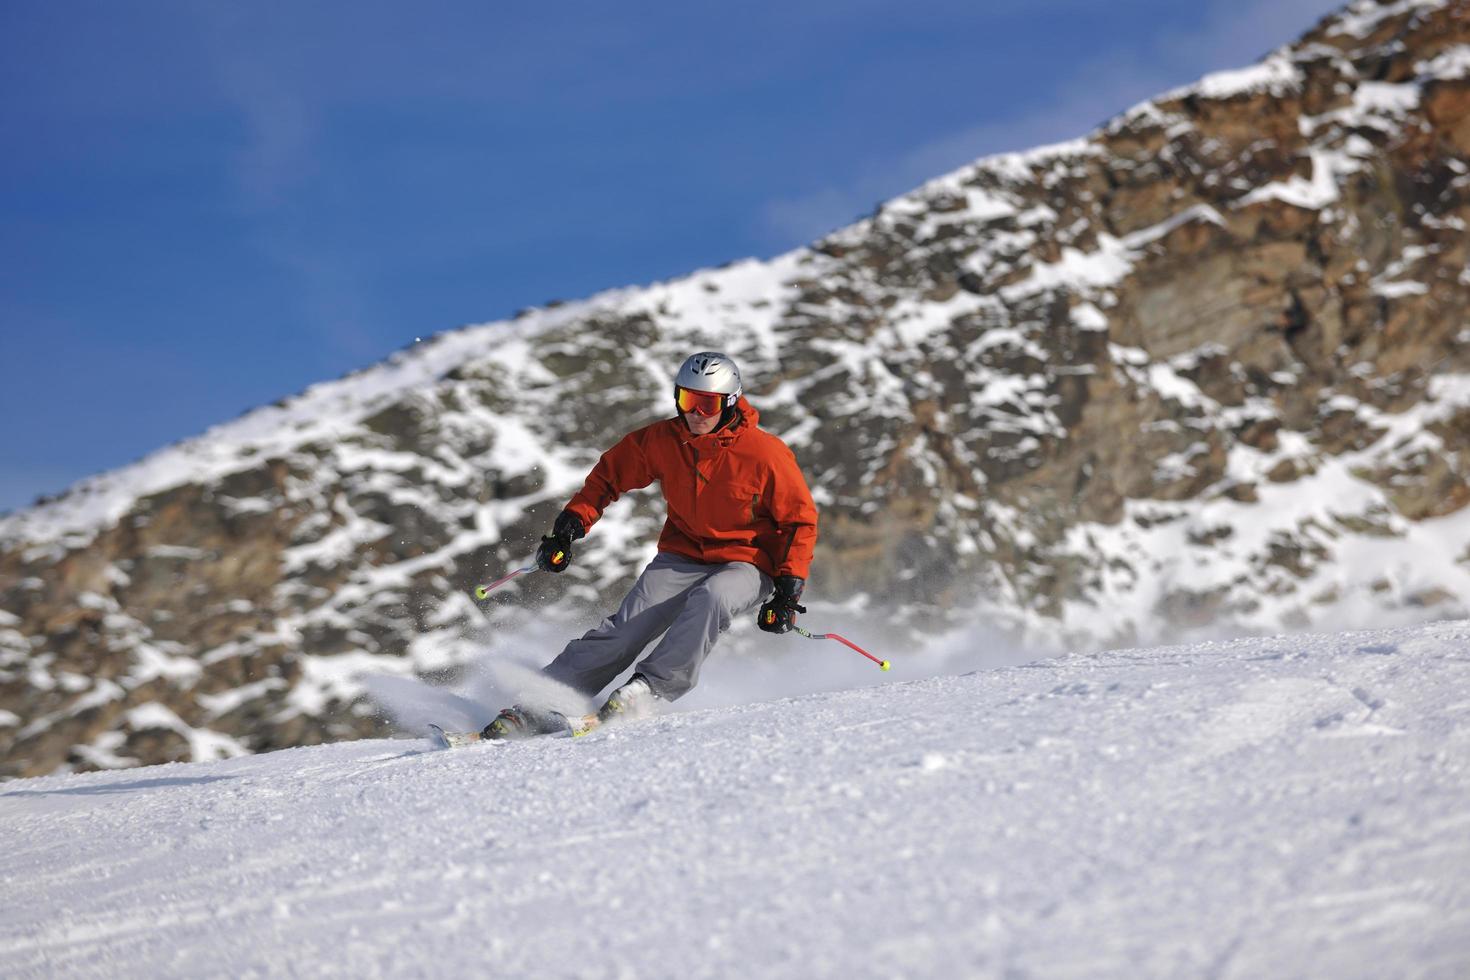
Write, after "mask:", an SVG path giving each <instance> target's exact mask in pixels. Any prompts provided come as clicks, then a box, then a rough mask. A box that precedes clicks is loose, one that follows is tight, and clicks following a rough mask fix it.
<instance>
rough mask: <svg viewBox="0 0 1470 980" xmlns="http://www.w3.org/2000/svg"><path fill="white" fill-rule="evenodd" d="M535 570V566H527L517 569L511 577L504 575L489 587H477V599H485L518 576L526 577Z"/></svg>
mask: <svg viewBox="0 0 1470 980" xmlns="http://www.w3.org/2000/svg"><path fill="white" fill-rule="evenodd" d="M535 570H536V566H535V565H527V566H526V567H525V568H517V569H516V570H515V571H513V572H511V573H510V574H509V575H502V576H501V577H500V578H498V579H496V580H495V581H493V582H491V583H490V584H489V585H477V586H475V598H476V599H483V598H485V597H486V596H487V595H489V594H490V593H491V592H494V591H495V590H496V589H498V588H500V587H501V586H502V585H504V584H505V583H506V582H509V581H510V580H511V579H513V578H515V577H516V576H517V575H524V574H526V573H527V572H534V571H535Z"/></svg>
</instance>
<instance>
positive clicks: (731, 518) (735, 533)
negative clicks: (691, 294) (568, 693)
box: [482, 351, 817, 739]
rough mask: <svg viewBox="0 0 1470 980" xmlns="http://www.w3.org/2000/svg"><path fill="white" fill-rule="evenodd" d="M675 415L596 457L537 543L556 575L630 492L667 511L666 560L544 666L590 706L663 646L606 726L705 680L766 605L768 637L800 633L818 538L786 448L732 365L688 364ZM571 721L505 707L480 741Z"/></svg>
mask: <svg viewBox="0 0 1470 980" xmlns="http://www.w3.org/2000/svg"><path fill="white" fill-rule="evenodd" d="M674 402H675V406H676V408H677V414H676V415H675V416H674V417H673V418H669V419H663V420H661V421H658V422H655V423H653V424H652V425H648V426H645V427H643V428H641V429H638V430H637V431H635V432H632V433H630V434H628V435H627V436H624V437H623V439H622V440H621V441H620V442H618V444H617V445H615V446H614V447H613V448H612V449H610V450H608V451H607V452H606V453H604V454H603V455H602V458H601V459H599V460H598V461H597V465H596V466H594V467H593V468H592V472H591V473H590V474H588V476H587V481H586V483H585V484H584V485H583V487H582V489H581V491H579V492H578V493H577V494H576V495H575V496H574V497H572V499H571V501H570V502H568V504H567V505H566V508H565V509H564V510H563V511H562V512H561V513H560V514H559V515H558V516H557V518H556V521H555V523H554V524H553V526H552V529H551V533H550V534H548V535H546V536H545V537H543V538H542V539H541V546H540V548H539V549H538V550H537V552H536V564H537V566H538V567H539V568H541V569H543V570H544V571H548V572H562V571H565V570H566V568H567V566H568V565H570V564H571V559H572V542H574V541H576V540H578V539H579V538H581V537H583V536H584V535H585V534H586V533H587V532H588V531H589V530H591V528H592V526H593V525H594V524H595V523H597V520H598V518H600V517H601V516H602V512H603V510H604V509H605V508H606V507H607V506H608V505H609V504H610V503H612V502H613V501H614V500H617V499H618V497H619V496H621V495H622V494H624V493H626V492H628V491H629V490H637V489H640V488H642V487H646V486H648V485H649V484H651V483H653V482H654V481H655V480H656V481H658V483H659V486H660V488H661V489H662V491H663V495H664V500H665V502H666V504H667V507H668V515H667V519H666V520H665V522H664V528H663V533H662V534H661V535H660V536H659V539H658V555H657V556H656V557H655V558H654V559H653V561H652V562H650V563H649V564H648V566H647V567H646V568H644V569H643V572H642V574H640V575H639V576H638V581H637V582H635V583H634V584H633V588H632V590H631V591H630V592H629V593H628V595H627V597H626V598H624V599H623V602H622V605H621V606H619V608H618V611H617V612H615V613H614V614H613V615H611V616H609V617H608V618H607V619H605V620H603V621H602V623H601V624H599V625H598V626H597V627H596V628H595V629H593V630H591V631H590V632H588V633H587V634H586V635H585V636H583V637H581V638H580V639H576V640H573V641H572V642H570V643H568V644H567V646H566V648H565V649H563V650H562V652H561V653H560V654H559V655H558V656H557V657H556V659H555V660H553V661H552V662H551V663H550V664H548V665H547V666H546V667H545V668H544V671H545V673H546V675H547V676H549V677H551V678H552V679H554V680H557V681H559V682H561V683H563V684H566V685H567V686H569V687H571V688H573V689H575V690H577V691H580V692H581V693H583V694H585V695H587V696H589V697H591V696H594V695H596V694H597V693H598V692H600V691H601V690H602V689H603V688H604V687H606V686H607V685H608V684H610V683H611V682H612V681H613V680H614V679H615V678H616V677H617V676H618V675H619V674H621V673H622V672H623V671H624V670H626V669H627V668H628V667H629V666H631V665H632V664H633V662H634V661H635V660H637V658H638V656H639V654H641V653H642V652H643V650H644V648H645V647H647V646H648V645H649V644H650V643H652V642H653V641H654V640H655V639H657V638H658V636H659V635H660V634H663V639H662V640H661V641H659V643H658V644H657V645H656V646H655V647H654V648H653V650H652V651H651V652H650V653H649V654H648V656H647V657H645V658H644V659H643V660H642V661H641V662H640V663H639V665H638V672H637V673H635V674H634V675H633V676H632V677H631V678H630V679H629V680H628V682H627V683H626V684H624V685H623V686H621V687H619V688H618V689H617V690H616V691H614V692H613V693H612V694H611V695H610V696H609V697H608V699H607V701H606V703H604V704H603V706H602V708H601V710H600V711H598V713H597V717H598V720H599V721H607V720H608V719H610V718H613V717H618V716H622V717H629V716H633V717H636V716H640V715H643V714H646V713H648V712H649V711H650V710H651V709H652V707H653V705H654V704H655V703H656V702H657V701H660V700H663V701H672V700H674V699H676V698H678V697H681V696H682V695H684V694H686V693H688V692H689V690H690V689H691V688H693V687H694V685H695V683H696V682H697V681H698V680H699V668H700V666H701V665H702V664H703V663H704V660H705V658H706V657H707V656H709V653H710V651H711V650H712V649H713V648H714V645H715V642H716V640H718V639H719V636H720V634H721V633H723V632H724V631H725V630H726V629H727V628H728V627H729V625H730V623H731V621H732V619H734V618H735V617H737V616H739V615H741V614H743V613H745V612H748V611H749V610H751V609H754V608H755V607H756V606H757V604H760V603H761V601H762V599H763V598H764V600H765V601H764V604H762V605H760V612H759V614H758V616H757V620H756V621H757V623H758V625H759V626H760V628H761V629H763V630H765V631H767V632H770V633H785V632H787V631H789V630H790V629H791V628H792V627H793V626H794V625H795V624H796V614H797V613H804V612H806V609H805V608H804V607H802V606H801V605H800V604H799V603H800V599H801V593H802V589H803V587H804V586H805V584H806V578H807V572H808V568H809V566H810V565H811V560H812V548H813V546H814V545H815V543H816V540H817V509H816V506H815V505H814V504H813V503H812V496H811V492H810V491H809V490H808V489H807V485H806V480H805V479H804V478H803V477H802V474H801V470H800V469H799V468H798V466H797V464H796V457H795V456H794V455H792V452H791V450H790V449H788V448H787V446H786V444H785V443H784V442H782V441H781V440H780V439H779V438H778V437H776V436H774V435H772V434H770V433H769V432H765V431H763V430H761V429H759V428H757V427H756V425H757V422H758V421H759V419H760V415H759V413H757V412H756V410H755V409H754V408H752V407H751V405H750V403H749V402H747V401H746V400H745V398H744V397H743V395H742V389H741V384H740V371H739V369H737V368H736V366H735V362H734V361H732V360H731V359H730V358H729V357H727V356H725V355H724V354H717V353H714V352H711V351H705V352H703V353H699V354H694V355H692V356H690V357H689V358H688V359H687V360H686V361H685V362H684V364H683V366H682V367H680V368H679V374H678V377H677V378H676V379H675V382H674ZM566 727H567V721H566V719H565V718H564V717H563V716H562V715H560V714H558V713H556V712H552V711H548V710H546V709H541V708H537V707H536V706H534V705H521V704H517V705H515V706H513V707H510V708H506V709H505V710H504V711H502V712H501V713H500V714H499V715H498V716H497V717H496V718H495V720H494V721H492V722H491V723H490V724H489V725H487V726H485V730H484V732H483V733H482V737H483V738H489V739H502V738H516V737H522V736H529V735H537V734H543V733H549V732H554V731H561V730H564V729H565V728H566Z"/></svg>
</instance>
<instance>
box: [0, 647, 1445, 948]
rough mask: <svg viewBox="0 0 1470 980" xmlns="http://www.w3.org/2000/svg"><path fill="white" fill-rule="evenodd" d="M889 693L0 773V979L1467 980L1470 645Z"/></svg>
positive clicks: (1306, 652)
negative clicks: (562, 733) (577, 732)
mask: <svg viewBox="0 0 1470 980" xmlns="http://www.w3.org/2000/svg"><path fill="white" fill-rule="evenodd" d="M816 649H819V648H817V647H815V646H812V647H810V648H803V653H804V654H806V655H810V654H811V653H813V652H814V651H815V650H816ZM820 649H825V647H823V648H820ZM904 669H905V665H904V664H902V663H900V664H898V665H897V667H896V668H895V673H896V674H898V675H899V676H897V677H894V678H893V680H892V681H891V682H889V683H884V684H881V685H879V686H873V687H866V688H861V689H854V690H846V691H838V692H828V693H817V694H809V695H805V696H802V697H796V698H788V699H785V700H776V701H766V702H759V703H747V704H735V705H727V706H724V707H704V708H697V709H695V710H687V711H683V712H680V713H677V714H672V715H668V716H664V717H660V718H656V719H653V720H650V721H647V722H642V723H635V724H632V725H629V726H626V727H624V728H622V729H621V730H613V731H603V732H599V733H596V734H594V735H591V736H589V737H586V738H583V739H577V740H573V739H549V740H542V741H539V742H532V743H518V744H509V745H490V746H484V747H481V748H476V749H469V750H465V751H460V752H450V753H435V752H429V751H427V748H428V746H427V742H426V741H424V740H422V739H401V740H391V741H384V740H378V741H359V742H350V743H341V744H336V745H329V746H324V747H317V748H302V749H291V750H287V751H281V752H276V753H271V754H266V755H259V756H252V757H245V758H239V759H232V760H229V761H222V762H213V763H198V764H190V765H171V766H159V767H153V768H146V769H135V770H132V771H126V772H98V773H92V774H87V775H68V776H52V777H46V778H41V779H32V780H21V781H16V782H11V783H7V784H5V785H4V786H3V787H0V882H3V888H0V975H3V976H6V977H30V976H41V975H54V974H66V975H109V976H118V975H121V976H155V975H162V976H197V975H230V976H243V975H251V974H269V975H295V974H303V975H315V974H329V975H335V974H354V975H368V976H376V975H394V976H402V975H446V974H451V973H466V972H468V973H472V974H491V973H508V974H512V975H522V973H523V971H530V972H531V973H533V974H534V975H548V976H556V975H576V976H620V977H621V976H629V977H631V976H681V977H683V976H736V975H740V976H744V975H763V976H772V975H774V976H811V975H821V976H836V975H850V976H896V975H904V976H937V975H944V974H946V973H956V974H960V975H965V976H991V975H1001V974H1005V975H1007V976H1047V977H1057V976H1078V975H1088V976H1096V975H1118V976H1121V975H1127V976H1136V975H1144V976H1212V977H1259V976H1268V975H1269V976H1274V977H1285V976H1334V977H1338V976H1374V977H1377V976H1382V975H1390V976H1425V977H1463V976H1466V975H1470V778H1467V765H1470V623H1466V622H1457V623H1441V624H1436V625H1431V626H1423V627H1415V628H1405V629H1399V630H1392V631H1377V632H1364V633H1344V634H1336V635H1317V636H1290V637H1276V638H1270V639H1250V640H1237V641H1231V642H1219V643H1203V644H1197V645H1192V646H1180V647H1172V648H1163V649H1157V650H1147V651H1140V650H1130V651H1119V652H1111V653H1100V654H1088V655H1073V656H1070V657H1063V658H1060V659H1054V660H1045V661H1039V662H1034V663H1030V664H1025V665H1019V666H1008V667H997V668H991V669H985V670H979V671H974V672H970V673H966V674H961V675H958V676H955V675H951V676H939V677H932V678H928V679H922V680H913V679H907V680H906V679H904V677H903V676H902V674H903V671H904ZM879 676H880V677H883V678H887V677H888V675H879Z"/></svg>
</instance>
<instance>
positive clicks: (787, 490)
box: [770, 440, 817, 579]
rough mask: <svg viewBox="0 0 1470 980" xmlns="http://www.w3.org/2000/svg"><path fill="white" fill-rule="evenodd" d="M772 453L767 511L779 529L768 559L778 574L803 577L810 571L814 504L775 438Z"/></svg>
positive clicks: (788, 452)
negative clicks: (775, 446)
mask: <svg viewBox="0 0 1470 980" xmlns="http://www.w3.org/2000/svg"><path fill="white" fill-rule="evenodd" d="M771 455H772V457H773V462H772V467H771V491H770V501H771V502H770V512H771V517H772V518H773V519H774V520H775V522H776V524H777V526H778V527H779V528H780V532H781V534H780V538H779V539H778V540H779V542H780V543H779V546H778V551H777V553H776V554H774V555H772V556H771V560H772V562H773V563H774V564H775V566H776V574H777V575H795V576H796V577H798V578H803V579H804V578H807V577H808V573H809V572H810V571H811V564H812V552H813V550H814V549H815V548H816V544H817V505H816V504H815V503H813V501H812V492H811V491H810V490H809V489H807V485H806V477H804V476H802V473H801V467H799V466H798V465H797V464H796V456H795V454H793V453H792V452H791V449H790V448H789V447H788V446H787V445H786V444H785V443H784V442H780V441H779V440H777V449H776V451H775V452H774V453H772V454H771Z"/></svg>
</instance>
